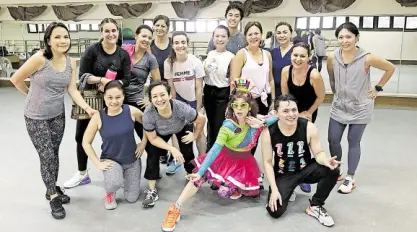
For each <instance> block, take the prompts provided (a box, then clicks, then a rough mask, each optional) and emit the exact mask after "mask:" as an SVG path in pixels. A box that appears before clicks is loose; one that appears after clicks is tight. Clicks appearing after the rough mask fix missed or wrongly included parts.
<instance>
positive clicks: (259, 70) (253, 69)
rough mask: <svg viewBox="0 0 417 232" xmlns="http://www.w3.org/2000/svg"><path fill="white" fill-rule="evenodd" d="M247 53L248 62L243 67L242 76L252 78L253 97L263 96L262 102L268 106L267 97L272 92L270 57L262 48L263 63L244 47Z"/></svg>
mask: <svg viewBox="0 0 417 232" xmlns="http://www.w3.org/2000/svg"><path fill="white" fill-rule="evenodd" d="M243 51H244V52H245V55H246V62H245V64H244V65H243V67H242V74H241V76H242V77H244V78H248V79H251V80H252V82H253V84H255V87H254V88H253V89H252V90H251V93H252V96H253V98H259V97H261V100H262V103H263V104H264V105H265V106H268V103H267V98H268V95H267V94H269V93H271V86H269V59H268V56H267V55H266V53H265V51H264V50H262V49H261V51H262V56H263V63H262V64H258V63H257V62H256V61H255V60H254V59H253V57H252V56H251V54H250V53H249V51H248V50H247V49H246V48H245V49H243Z"/></svg>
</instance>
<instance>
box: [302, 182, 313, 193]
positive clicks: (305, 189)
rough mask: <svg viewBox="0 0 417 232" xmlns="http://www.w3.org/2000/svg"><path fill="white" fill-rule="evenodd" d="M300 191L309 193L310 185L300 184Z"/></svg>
mask: <svg viewBox="0 0 417 232" xmlns="http://www.w3.org/2000/svg"><path fill="white" fill-rule="evenodd" d="M300 189H301V191H303V192H305V193H309V192H311V185H310V184H300Z"/></svg>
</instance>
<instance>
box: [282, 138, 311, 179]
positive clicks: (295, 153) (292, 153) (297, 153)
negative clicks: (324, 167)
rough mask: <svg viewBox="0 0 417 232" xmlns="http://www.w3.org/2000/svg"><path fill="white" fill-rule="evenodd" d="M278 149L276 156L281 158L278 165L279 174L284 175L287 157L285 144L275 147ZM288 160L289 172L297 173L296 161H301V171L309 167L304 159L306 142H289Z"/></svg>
mask: <svg viewBox="0 0 417 232" xmlns="http://www.w3.org/2000/svg"><path fill="white" fill-rule="evenodd" d="M294 144H296V148H295V147H294ZM275 148H276V155H277V156H278V157H279V161H278V162H279V163H278V168H279V170H278V173H281V174H284V170H285V166H286V163H285V158H283V157H285V156H284V152H283V144H282V143H278V144H276V145H275ZM286 152H287V154H286V158H287V159H288V161H287V163H288V171H289V172H294V171H296V160H297V159H299V161H300V169H303V168H304V167H305V166H307V163H306V161H305V159H304V153H305V150H304V141H297V142H296V143H294V142H288V143H287V144H286Z"/></svg>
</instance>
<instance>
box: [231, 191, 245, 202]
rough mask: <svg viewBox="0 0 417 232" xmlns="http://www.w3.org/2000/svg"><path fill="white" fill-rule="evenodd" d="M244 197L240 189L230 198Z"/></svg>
mask: <svg viewBox="0 0 417 232" xmlns="http://www.w3.org/2000/svg"><path fill="white" fill-rule="evenodd" d="M241 197H242V194H241V193H239V191H236V192H235V193H233V195H232V196H230V199H232V200H237V199H239V198H241Z"/></svg>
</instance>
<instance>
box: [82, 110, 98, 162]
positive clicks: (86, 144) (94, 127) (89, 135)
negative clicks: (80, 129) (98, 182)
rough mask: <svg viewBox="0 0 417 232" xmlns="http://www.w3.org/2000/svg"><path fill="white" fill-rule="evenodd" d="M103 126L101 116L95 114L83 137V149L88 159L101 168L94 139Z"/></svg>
mask: <svg viewBox="0 0 417 232" xmlns="http://www.w3.org/2000/svg"><path fill="white" fill-rule="evenodd" d="M100 124H101V120H100V115H99V114H95V115H94V116H93V117H92V118H91V120H90V122H89V123H88V126H87V129H86V130H85V132H84V136H83V143H82V144H83V148H84V151H85V153H86V154H87V156H88V158H90V159H91V161H92V162H93V164H94V165H95V166H97V167H98V166H99V164H100V160H99V159H98V157H97V155H96V152H95V151H94V148H93V146H92V145H91V144H92V143H93V140H94V137H95V136H96V133H97V131H98V130H99V127H100Z"/></svg>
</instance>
